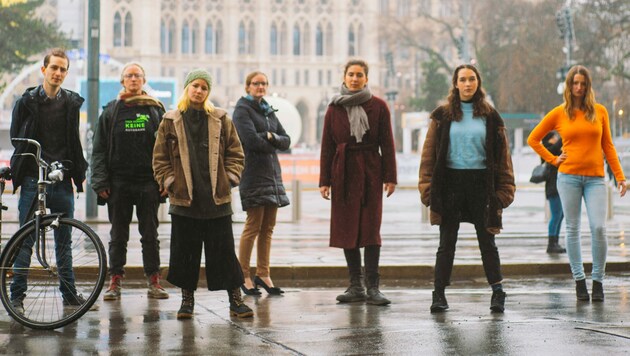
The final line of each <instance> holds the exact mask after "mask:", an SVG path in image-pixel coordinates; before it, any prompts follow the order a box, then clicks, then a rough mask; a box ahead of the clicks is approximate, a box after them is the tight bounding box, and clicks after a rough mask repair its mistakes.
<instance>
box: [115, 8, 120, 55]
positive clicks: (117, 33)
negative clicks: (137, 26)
mask: <svg viewBox="0 0 630 356" xmlns="http://www.w3.org/2000/svg"><path fill="white" fill-rule="evenodd" d="M114 47H122V20H121V18H120V12H118V11H116V14H114Z"/></svg>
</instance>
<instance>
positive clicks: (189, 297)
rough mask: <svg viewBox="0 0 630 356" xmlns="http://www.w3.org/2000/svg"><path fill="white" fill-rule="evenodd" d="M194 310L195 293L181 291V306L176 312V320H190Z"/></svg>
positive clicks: (186, 290) (185, 290)
mask: <svg viewBox="0 0 630 356" xmlns="http://www.w3.org/2000/svg"><path fill="white" fill-rule="evenodd" d="M194 309H195V291H193V290H188V289H182V306H181V307H179V310H178V311H177V319H190V318H192V316H193V311H194Z"/></svg>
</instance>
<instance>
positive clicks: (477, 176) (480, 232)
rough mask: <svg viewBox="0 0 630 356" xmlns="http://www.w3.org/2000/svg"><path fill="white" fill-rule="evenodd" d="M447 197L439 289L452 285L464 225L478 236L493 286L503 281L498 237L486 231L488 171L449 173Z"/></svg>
mask: <svg viewBox="0 0 630 356" xmlns="http://www.w3.org/2000/svg"><path fill="white" fill-rule="evenodd" d="M444 183H445V187H446V188H445V192H444V194H443V212H442V224H441V225H440V246H439V247H438V250H437V254H436V259H435V281H434V285H435V287H436V288H444V287H446V286H448V285H450V282H451V273H452V271H453V259H454V258H455V245H456V244H457V234H458V231H459V225H460V222H462V221H469V222H472V223H473V224H474V226H475V231H476V232H477V241H478V243H479V250H480V251H481V260H482V262H483V269H484V271H485V273H486V278H487V280H488V283H489V284H494V283H497V282H500V281H501V280H503V277H502V276H501V260H500V258H499V250H498V249H497V246H496V244H495V241H494V235H493V234H491V233H489V232H488V231H487V230H486V224H485V216H484V212H485V204H486V199H487V197H486V171H485V169H462V170H458V169H448V170H447V171H446V176H445V182H444Z"/></svg>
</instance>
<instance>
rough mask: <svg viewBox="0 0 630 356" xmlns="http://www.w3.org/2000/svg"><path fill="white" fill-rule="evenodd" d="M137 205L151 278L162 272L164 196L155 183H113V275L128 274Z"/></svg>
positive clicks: (146, 267) (144, 257)
mask: <svg viewBox="0 0 630 356" xmlns="http://www.w3.org/2000/svg"><path fill="white" fill-rule="evenodd" d="M134 205H135V206H136V216H137V218H138V230H139V232H140V236H141V238H140V243H141V244H142V263H143V265H144V273H145V274H146V275H147V276H150V275H152V274H153V273H156V272H159V271H160V241H159V240H158V216H157V215H158V208H159V206H160V193H159V189H158V185H157V183H155V182H154V181H150V182H143V183H132V182H125V181H113V182H112V187H111V189H110V196H109V199H107V212H108V215H109V222H110V223H111V225H112V228H111V230H110V241H109V273H110V275H115V274H124V267H125V264H127V243H128V242H129V224H131V218H132V215H133V207H134Z"/></svg>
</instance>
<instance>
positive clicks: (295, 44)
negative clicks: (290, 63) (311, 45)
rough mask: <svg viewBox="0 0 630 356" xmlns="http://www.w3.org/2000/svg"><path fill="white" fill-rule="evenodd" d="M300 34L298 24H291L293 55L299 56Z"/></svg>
mask: <svg viewBox="0 0 630 356" xmlns="http://www.w3.org/2000/svg"><path fill="white" fill-rule="evenodd" d="M301 42H302V34H301V32H300V28H299V27H298V25H297V24H296V25H294V26H293V55H294V56H299V55H300V54H301V53H302V51H301V49H300V45H301V44H302V43H301Z"/></svg>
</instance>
